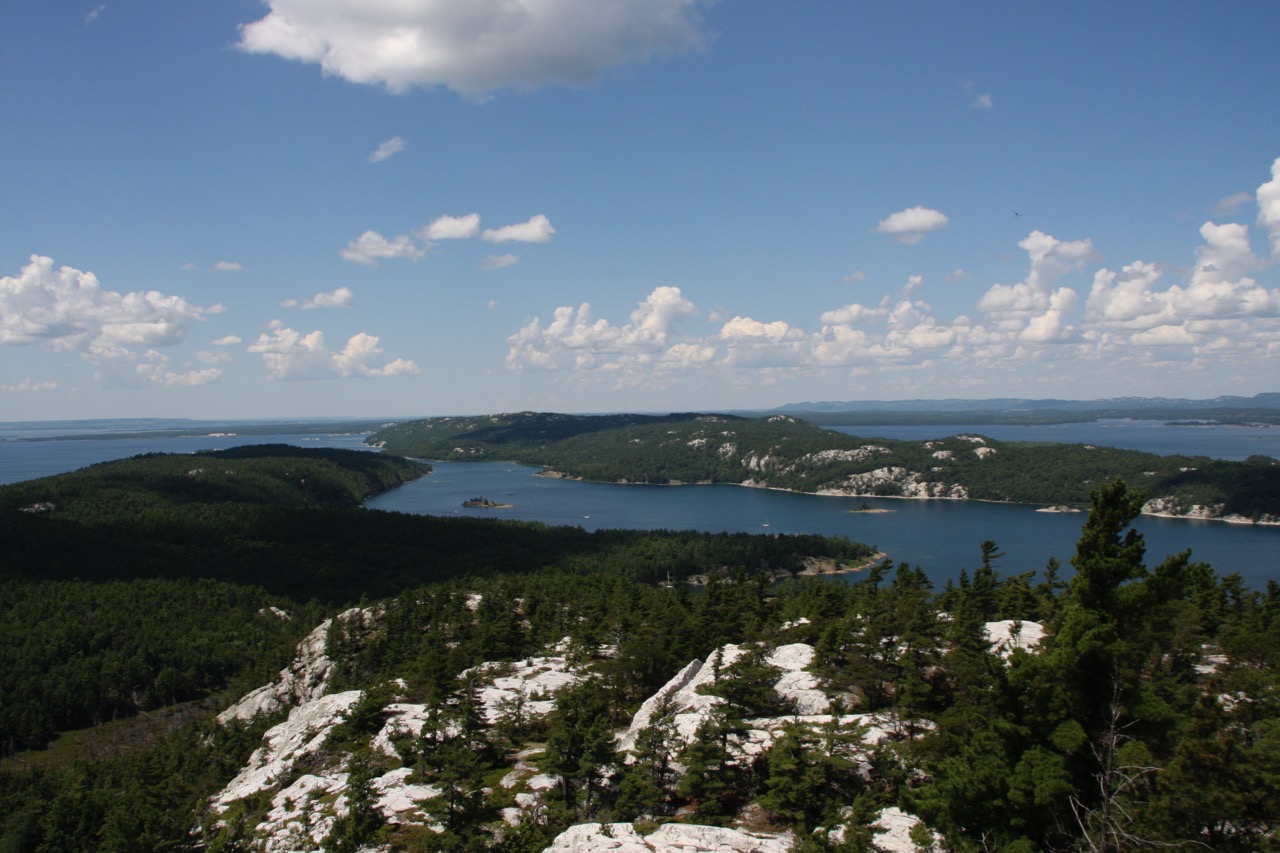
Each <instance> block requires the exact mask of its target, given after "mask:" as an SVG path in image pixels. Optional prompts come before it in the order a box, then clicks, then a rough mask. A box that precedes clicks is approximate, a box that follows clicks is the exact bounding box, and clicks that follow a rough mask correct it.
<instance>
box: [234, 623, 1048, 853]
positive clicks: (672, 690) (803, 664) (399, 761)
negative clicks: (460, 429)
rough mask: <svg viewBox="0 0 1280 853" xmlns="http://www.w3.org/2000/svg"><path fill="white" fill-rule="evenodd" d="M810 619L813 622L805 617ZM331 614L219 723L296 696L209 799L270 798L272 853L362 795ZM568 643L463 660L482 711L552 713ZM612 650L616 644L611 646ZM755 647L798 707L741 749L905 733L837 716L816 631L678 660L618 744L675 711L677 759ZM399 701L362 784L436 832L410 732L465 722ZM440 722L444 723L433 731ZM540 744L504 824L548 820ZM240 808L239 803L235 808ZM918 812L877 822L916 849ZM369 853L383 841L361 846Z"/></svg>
mask: <svg viewBox="0 0 1280 853" xmlns="http://www.w3.org/2000/svg"><path fill="white" fill-rule="evenodd" d="M378 618H379V614H378V613H377V611H375V610H369V609H364V610H362V609H353V610H349V611H346V612H345V613H343V614H340V615H339V616H338V617H336V619H338V620H341V621H342V622H343V623H344V624H345V625H346V626H347V627H348V628H350V627H353V626H356V627H359V628H362V629H369V628H370V627H373V626H376V624H377V620H378ZM796 624H803V623H796ZM331 626H332V622H331V621H326V622H325V623H323V624H322V625H320V626H318V627H317V628H316V629H315V630H314V631H313V632H312V633H311V634H310V635H308V636H307V638H305V639H304V640H303V641H302V642H301V643H299V645H298V654H297V658H296V659H295V661H294V662H293V663H292V664H291V665H290V666H289V667H286V668H285V669H284V670H282V671H281V673H280V676H279V678H278V679H277V681H275V682H273V683H272V684H269V685H265V686H264V687H262V688H259V689H257V690H255V691H252V692H251V693H249V694H247V695H246V696H245V697H243V698H242V699H241V700H240V701H238V702H236V703H235V704H234V705H232V706H231V707H229V708H228V709H227V710H226V711H224V712H223V714H222V715H220V717H219V719H220V721H221V722H222V723H223V724H230V723H232V722H235V721H243V720H247V719H251V718H253V717H254V716H256V715H259V714H270V713H273V712H276V713H278V712H279V711H280V710H281V709H282V708H284V707H291V710H290V711H289V714H288V716H287V718H286V719H285V720H284V721H282V722H280V723H278V724H277V725H275V726H273V727H271V728H270V729H269V730H268V731H267V732H266V734H265V735H264V736H263V740H262V745H261V746H260V747H259V749H257V750H256V751H255V752H254V753H253V755H252V757H251V758H250V759H249V761H248V763H247V764H246V765H245V767H243V768H242V769H241V771H240V773H238V774H237V775H236V777H235V778H234V779H233V780H232V781H231V782H230V783H229V784H228V785H227V786H226V787H225V788H224V789H223V790H222V791H221V792H219V793H218V794H217V795H216V796H214V797H213V798H212V799H211V800H210V803H209V809H210V813H211V816H212V818H213V820H214V822H215V824H216V823H217V822H218V821H223V822H225V821H227V820H230V819H232V818H233V817H234V816H237V815H240V813H241V812H243V811H244V808H243V806H242V804H244V803H250V802H254V801H257V802H263V799H262V798H264V797H265V798H266V800H265V802H266V803H267V805H266V806H265V808H261V809H260V812H259V814H258V815H257V817H255V818H254V820H256V823H255V824H254V825H253V826H252V828H251V830H250V832H249V844H248V847H249V849H252V850H258V851H263V852H264V853H309V851H319V850H321V849H323V848H324V846H325V843H326V839H327V838H328V837H329V836H330V833H331V832H333V831H334V827H335V826H336V825H337V823H338V822H339V821H340V820H341V819H342V818H343V817H344V816H346V815H347V814H348V813H349V812H350V810H351V807H352V805H351V804H352V795H353V794H352V791H351V784H352V778H353V775H354V772H355V768H354V767H353V764H352V762H353V758H352V755H351V754H350V753H349V752H346V751H344V750H342V749H335V748H334V747H333V746H332V743H331V739H332V737H333V736H334V733H335V731H336V730H338V729H339V727H340V726H341V725H342V724H343V723H344V722H346V721H347V720H349V719H350V718H351V716H352V714H353V713H354V712H355V710H356V709H357V707H358V706H359V705H360V704H361V702H362V701H364V700H365V698H366V697H367V696H368V693H367V692H366V691H362V690H347V691H342V692H330V691H329V675H330V673H331V672H332V670H333V667H334V662H333V661H332V660H331V659H330V657H329V654H328V650H327V648H326V645H327V644H326V638H327V637H328V636H329V632H330V628H331ZM987 633H988V639H989V640H990V642H991V643H992V650H993V653H997V654H1002V655H1007V654H1009V653H1010V651H1011V649H1013V648H1015V647H1016V648H1023V649H1033V648H1034V646H1035V644H1036V643H1037V642H1038V641H1039V640H1040V639H1041V638H1042V637H1043V630H1042V628H1041V626H1039V625H1038V624H1037V623H1034V622H1021V623H1019V622H1016V621H1006V622H999V623H990V624H988V625H987ZM566 649H567V643H563V642H562V643H561V644H558V645H557V646H555V647H552V648H550V649H548V650H547V652H546V654H544V655H539V656H535V657H531V658H524V659H521V660H517V661H493V662H488V663H485V664H482V665H480V666H478V667H474V668H472V669H471V670H468V671H467V673H466V674H467V676H468V680H469V681H470V682H471V683H472V684H473V688H472V689H473V693H474V697H475V701H476V703H477V706H478V708H479V709H480V711H481V716H482V717H483V720H484V724H486V725H490V726H492V725H494V724H496V723H497V722H498V721H499V720H500V719H501V718H502V717H503V715H504V714H507V713H509V712H510V708H511V705H512V703H513V702H516V701H518V702H519V703H520V704H521V707H522V711H523V713H526V714H529V715H531V716H542V715H546V714H548V713H551V712H552V711H553V710H554V707H555V700H554V697H555V694H556V692H558V691H560V690H563V689H564V688H566V687H568V686H571V685H573V684H577V683H579V682H581V681H582V680H583V679H587V678H591V677H593V676H592V672H591V663H590V661H586V662H575V661H574V660H572V659H570V657H569V656H568V655H567V654H566ZM602 651H603V653H604V654H606V655H607V654H608V652H609V650H608V649H605V650H602ZM753 653H759V654H762V657H763V660H764V662H765V663H766V664H767V665H768V666H769V667H772V668H773V669H774V671H776V673H777V678H776V680H775V681H774V683H773V685H772V687H773V690H774V692H775V693H776V694H777V696H778V697H779V699H780V701H782V702H784V703H785V704H787V705H789V706H790V711H789V713H786V714H784V715H781V716H776V717H766V718H757V719H751V720H748V721H746V730H745V731H744V732H742V733H740V734H738V735H737V736H735V737H734V738H733V743H732V754H733V755H735V756H737V759H736V760H739V761H744V762H750V761H752V760H755V759H756V758H758V757H759V756H762V755H764V754H765V753H767V752H768V750H769V749H770V748H771V747H772V746H773V744H774V743H775V742H777V741H778V739H779V738H780V737H782V736H783V734H784V733H785V732H786V731H788V730H793V729H794V728H795V727H796V726H801V727H808V728H811V729H813V730H815V731H816V730H819V729H821V728H822V727H824V726H830V725H832V724H834V725H837V726H838V727H839V728H840V729H841V730H842V731H845V732H853V733H857V738H856V740H857V741H858V742H859V743H860V744H861V746H859V747H855V749H866V750H869V749H870V748H872V747H874V746H875V745H876V744H879V743H882V742H884V741H886V740H890V739H899V738H901V737H904V736H905V735H904V730H903V726H902V724H901V721H899V720H896V719H894V718H893V717H892V716H890V715H885V714H844V713H841V714H838V715H836V716H834V717H833V715H832V713H831V712H832V710H833V701H832V697H831V696H830V695H829V693H828V691H827V690H826V689H825V688H824V685H823V684H822V683H821V682H820V680H819V679H818V677H817V676H816V675H815V674H814V673H812V672H811V671H810V667H811V665H812V663H813V658H814V649H813V647H812V646H810V645H808V644H806V643H787V644H782V645H778V646H775V647H773V648H770V649H767V650H764V649H760V648H758V647H752V646H739V645H733V644H729V645H725V646H722V647H721V648H719V649H717V650H716V651H715V652H713V654H712V655H710V656H709V657H708V659H707V660H706V661H702V660H694V661H691V662H690V663H689V664H688V665H686V666H685V667H683V668H682V669H681V670H680V671H679V672H678V673H676V674H675V675H674V676H673V677H672V678H671V680H670V681H669V682H668V683H667V684H666V685H664V686H663V687H662V688H661V689H660V690H659V691H658V692H657V693H655V694H654V695H653V696H651V697H649V699H647V700H646V701H645V702H644V703H643V704H642V705H641V706H640V708H639V709H638V710H637V711H636V713H635V715H634V716H633V718H632V720H631V722H630V724H629V725H628V727H627V728H626V729H624V730H620V731H617V732H615V734H614V737H615V741H616V744H617V746H618V749H619V752H620V753H621V754H623V755H628V754H630V753H631V752H632V751H633V750H634V748H635V745H636V740H637V738H638V737H639V735H640V734H641V733H642V732H643V731H644V730H645V729H647V728H648V727H649V726H651V725H653V724H654V722H655V720H656V718H657V716H658V715H659V714H665V715H671V719H672V720H673V721H674V730H675V731H676V732H677V734H678V738H677V740H678V743H676V744H673V746H672V747H671V750H672V751H671V754H670V756H668V758H669V760H670V761H672V762H673V763H675V762H676V759H677V756H678V754H679V751H680V748H681V747H682V746H683V745H684V744H687V743H690V742H692V740H693V739H694V738H695V737H696V736H697V733H698V731H699V727H700V726H701V725H702V724H703V723H704V722H705V721H706V720H707V718H708V717H709V716H710V715H711V714H713V713H714V712H715V709H716V707H717V706H718V705H721V704H722V703H723V702H724V701H725V700H724V699H723V698H721V697H720V696H717V695H714V691H713V688H714V687H715V686H716V685H717V683H718V682H720V681H721V680H723V679H726V678H733V677H734V676H733V675H732V673H733V671H734V665H735V664H736V663H738V662H739V661H741V660H743V659H744V657H745V656H747V655H750V654H753ZM390 687H391V688H392V691H393V695H392V698H391V701H388V702H386V703H385V704H384V705H383V706H382V707H381V708H380V709H378V717H379V718H380V719H381V720H382V723H381V726H380V727H379V729H378V731H377V732H376V734H374V735H373V736H372V738H370V739H369V740H368V747H369V749H370V750H371V751H373V752H375V753H377V754H378V755H380V756H383V757H384V758H385V759H386V760H387V763H388V764H389V765H398V766H392V767H391V769H389V770H386V771H385V772H382V773H381V774H379V775H376V776H374V777H372V778H371V779H369V780H368V782H367V786H366V789H365V790H366V791H367V793H368V794H369V797H370V799H371V805H372V807H373V808H374V809H375V810H376V812H377V814H378V815H379V817H380V819H381V820H382V821H384V822H386V823H387V824H391V825H397V824H399V825H418V826H421V827H425V828H426V829H427V830H428V831H439V830H440V829H441V827H440V826H439V825H438V824H437V823H436V822H435V819H434V818H433V816H432V812H431V810H430V809H429V808H427V805H429V804H430V803H431V802H432V801H433V800H435V799H437V798H439V797H440V796H441V795H442V791H441V789H440V788H439V787H438V786H436V785H432V784H423V783H421V782H419V781H416V780H415V777H416V773H415V770H414V768H413V766H412V763H411V762H410V761H408V760H406V758H405V757H404V755H403V754H402V752H403V744H404V743H405V741H406V740H412V739H415V738H420V737H422V736H423V735H424V734H427V733H431V734H434V735H436V736H438V737H442V738H458V737H459V736H460V735H461V732H460V730H459V729H458V728H457V724H456V723H448V724H441V723H440V721H439V720H438V718H437V717H436V716H435V715H433V713H432V711H431V709H429V708H428V707H427V706H425V705H422V704H419V703H413V702H406V701H403V698H402V697H398V696H396V695H394V693H395V691H396V690H404V689H406V687H407V685H405V684H404V682H396V683H393V684H392V685H390ZM433 727H434V728H435V729H438V730H433ZM542 754H543V751H542V749H541V748H540V747H536V746H535V747H533V748H530V749H525V750H522V751H520V752H518V753H516V754H515V755H514V756H513V758H512V764H511V769H510V771H509V772H508V773H507V774H506V775H505V776H504V777H503V779H502V780H501V783H500V787H501V788H503V789H505V790H507V791H509V792H510V794H511V801H512V802H513V805H512V806H511V807H508V808H505V809H503V810H502V815H501V817H502V820H501V821H500V825H497V826H495V827H494V828H493V830H492V831H493V832H494V833H495V837H500V836H501V835H502V833H503V832H504V830H503V829H502V827H503V826H507V827H512V826H518V825H519V824H521V823H522V822H524V821H527V820H538V819H540V818H539V815H540V814H541V813H542V811H543V810H544V809H545V808H546V801H545V799H544V794H545V792H547V791H549V790H551V789H552V788H554V787H555V786H556V785H557V784H558V782H559V779H558V777H556V776H555V775H553V774H550V773H547V772H545V771H544V770H543V769H542V768H541V767H540V765H539V759H540V758H541V757H542ZM237 819H243V816H242V815H240V817H237ZM916 823H918V819H917V818H915V817H913V816H911V815H907V814H904V813H902V812H899V811H898V810H896V809H886V810H884V811H882V812H881V813H880V814H879V816H878V817H877V818H876V825H875V827H873V829H874V831H875V832H876V833H877V834H876V836H875V838H876V842H875V843H876V844H877V845H878V846H879V847H880V848H881V849H883V850H889V851H904V853H905V852H906V851H912V850H915V849H916V847H915V846H913V843H912V842H911V840H910V836H911V828H912V827H913V826H914V825H915V824H916ZM824 832H825V833H826V834H827V837H828V839H829V840H832V841H838V840H839V839H840V838H841V837H842V833H843V832H844V829H843V828H842V827H840V826H836V827H831V828H829V829H827V830H824ZM793 844H794V838H793V837H792V836H791V835H790V834H788V833H782V834H776V833H762V832H752V831H748V830H746V829H745V828H742V827H715V826H703V825H698V824H690V823H683V822H673V823H665V824H662V825H661V826H658V827H657V828H656V829H655V830H654V831H652V832H650V833H649V834H647V835H645V834H641V833H640V832H639V831H638V830H637V829H636V828H635V827H634V826H632V825H631V824H599V823H596V824H583V825H579V826H574V827H571V828H569V829H568V830H566V831H564V832H563V833H561V834H560V836H558V837H557V838H556V839H555V841H554V842H553V844H552V845H551V846H550V847H548V848H547V851H546V853H552V852H553V851H573V853H596V851H626V853H646V851H680V853H700V851H705V852H706V853H726V851H727V852H728V853H734V852H735V851H736V852H737V853H748V851H759V853H785V851H788V850H790V849H791V848H792V846H793ZM365 849H366V851H367V853H372V851H375V850H380V849H381V848H365Z"/></svg>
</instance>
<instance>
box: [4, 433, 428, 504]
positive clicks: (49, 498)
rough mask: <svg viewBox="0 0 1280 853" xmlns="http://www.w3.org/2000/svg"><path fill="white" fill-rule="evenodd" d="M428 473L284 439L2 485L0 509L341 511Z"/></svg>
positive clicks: (399, 462)
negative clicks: (246, 506)
mask: <svg viewBox="0 0 1280 853" xmlns="http://www.w3.org/2000/svg"><path fill="white" fill-rule="evenodd" d="M430 471H431V466H430V465H426V464H424V463H422V462H414V461H410V460H408V459H403V458H400V457H396V456H392V455H389V454H385V455H384V454H375V453H368V452H365V451H360V450H340V449H334V448H302V447H294V446H292V445H287V444H255V445H246V446H243V447H233V448H230V449H228V450H209V451H203V452H199V453H148V454H144V455H142V456H134V457H131V458H128V459H120V460H115V461H111V462H100V463H98V464H96V465H90V466H88V467H86V468H81V469H80V470H78V471H72V472H70V473H66V474H58V475H56V476H52V477H41V478H39V479H36V480H26V481H24V482H20V483H14V484H12V485H9V486H5V487H4V488H3V489H0V513H7V512H9V511H11V510H13V509H25V510H26V511H28V512H33V513H38V512H53V511H55V510H56V511H57V513H58V514H59V515H62V516H65V515H68V514H70V515H73V516H76V517H78V518H84V517H90V516H96V515H120V514H127V513H135V512H139V511H143V510H147V509H160V508H162V507H165V506H179V505H183V504H197V503H201V504H214V503H254V504H259V505H270V506H277V507H294V508H302V507H308V508H313V509H340V508H347V507H356V506H359V505H360V504H361V503H363V502H364V501H365V500H366V499H367V498H369V497H371V496H373V495H375V494H379V493H381V492H385V491H386V490H388V489H391V488H394V487H395V486H399V485H403V484H404V483H407V482H409V481H410V480H415V479H417V478H418V477H421V476H423V475H424V474H427V473H429V472H430Z"/></svg>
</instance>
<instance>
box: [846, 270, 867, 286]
mask: <svg viewBox="0 0 1280 853" xmlns="http://www.w3.org/2000/svg"><path fill="white" fill-rule="evenodd" d="M840 280H841V281H843V282H844V283H845V284H856V283H857V282H859V281H866V280H867V274H866V273H865V272H863V271H862V270H854V271H853V272H851V273H845V274H844V275H842V276H840Z"/></svg>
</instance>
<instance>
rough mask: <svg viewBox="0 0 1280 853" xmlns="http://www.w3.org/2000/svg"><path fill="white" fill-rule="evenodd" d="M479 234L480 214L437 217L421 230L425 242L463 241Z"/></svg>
mask: <svg viewBox="0 0 1280 853" xmlns="http://www.w3.org/2000/svg"><path fill="white" fill-rule="evenodd" d="M479 233H480V214H478V213H468V214H467V215H466V216H439V217H436V218H435V219H433V220H431V222H430V223H429V224H428V225H427V226H426V227H425V228H423V229H422V236H423V238H424V239H426V240H465V239H467V238H470V237H474V236H476V235H477V234H479Z"/></svg>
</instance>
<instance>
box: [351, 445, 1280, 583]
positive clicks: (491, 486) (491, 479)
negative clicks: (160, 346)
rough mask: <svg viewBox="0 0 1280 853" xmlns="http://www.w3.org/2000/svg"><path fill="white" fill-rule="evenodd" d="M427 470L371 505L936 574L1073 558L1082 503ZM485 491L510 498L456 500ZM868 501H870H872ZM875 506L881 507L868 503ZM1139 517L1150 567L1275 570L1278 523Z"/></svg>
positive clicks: (497, 466) (1255, 574) (504, 468)
mask: <svg viewBox="0 0 1280 853" xmlns="http://www.w3.org/2000/svg"><path fill="white" fill-rule="evenodd" d="M432 464H433V466H434V468H435V470H434V472H433V473H432V474H431V476H429V477H424V478H423V479H421V480H416V481H414V482H412V483H408V484H406V485H404V486H401V487H399V488H397V489H394V490H392V491H390V492H387V493H385V494H382V495H378V496H377V497H374V498H372V499H370V500H369V501H368V502H367V504H366V506H368V507H369V508H370V509H380V510H388V511H394V512H408V513H416V514H422V515H461V516H471V517H479V518H509V519H518V520H521V521H537V522H542V523H545V524H571V525H577V526H579V527H582V528H584V529H586V530H600V529H607V528H622V529H630V530H654V529H668V530H701V531H707V532H722V531H723V532H731V533H762V534H771V533H818V534H822V535H827V536H844V537H847V538H849V539H852V540H854V541H858V542H865V543H867V544H869V545H874V546H875V547H876V548H878V549H879V550H881V551H884V552H885V553H886V554H887V555H888V557H889V559H891V560H893V561H894V562H895V563H897V562H905V563H909V564H911V565H914V566H920V567H921V568H923V569H924V570H925V571H926V572H927V573H928V574H929V576H930V577H931V578H932V579H933V580H934V581H935V582H942V581H945V580H946V579H948V578H955V577H957V576H958V575H959V573H960V571H961V570H962V569H967V570H970V571H971V570H972V569H973V568H974V567H975V566H977V565H979V563H980V555H981V547H980V546H981V543H982V542H983V540H986V539H991V540H994V541H995V542H996V543H997V544H998V545H999V546H1000V550H1001V551H1002V552H1003V553H1004V557H1003V558H1002V559H1001V560H1000V561H999V564H998V565H999V568H1000V570H1001V571H1002V572H1004V573H1006V574H1018V573H1021V572H1025V571H1041V570H1043V569H1044V566H1045V564H1046V563H1047V562H1048V560H1049V558H1050V557H1056V558H1057V559H1058V560H1059V561H1061V562H1062V564H1063V568H1064V574H1069V572H1070V566H1069V565H1068V561H1069V560H1070V558H1071V555H1072V554H1073V553H1074V552H1075V543H1076V540H1077V539H1078V538H1079V536H1080V528H1081V525H1082V524H1083V523H1084V520H1085V515H1084V513H1049V512H1038V511H1037V510H1036V508H1035V507H1030V506H1022V505H1014V504H1001V503H986V502H982V501H946V500H903V499H892V498H866V499H863V498H837V497H825V496H823V497H820V496H817V495H804V494H797V493H794V492H784V491H777V490H766V489H752V488H746V487H742V486H728V485H725V486H700V485H688V486H641V485H615V484H606V483H583V482H579V481H576V480H564V479H557V478H550V477H540V476H537V469H535V468H529V467H525V466H520V465H515V464H512V463H507V462H433V463H432ZM477 497H483V498H488V499H489V500H491V501H494V502H496V503H502V504H511V506H510V507H509V508H505V509H481V508H470V507H464V506H462V503H463V502H464V501H467V500H469V499H471V498H477ZM867 510H872V511H867ZM874 510H879V511H874ZM1134 526H1135V528H1136V529H1138V530H1139V531H1140V532H1142V534H1143V535H1144V537H1145V539H1146V543H1147V562H1148V565H1150V566H1154V565H1156V563H1158V562H1159V561H1160V560H1163V559H1164V558H1165V557H1168V556H1171V555H1174V554H1177V553H1180V552H1182V551H1184V550H1186V549H1190V550H1191V551H1192V556H1193V558H1194V559H1196V560H1203V561H1205V562H1208V563H1211V564H1212V565H1213V566H1214V567H1215V568H1216V569H1217V570H1218V571H1219V572H1220V573H1223V574H1226V573H1228V572H1238V573H1239V574H1240V575H1241V576H1242V577H1243V578H1244V580H1245V582H1246V583H1247V584H1248V585H1249V586H1251V587H1254V588H1263V587H1265V586H1266V582H1267V581H1268V580H1280V528H1277V527H1257V526H1251V525H1232V524H1224V523H1222V522H1209V521H1190V520H1182V519H1164V518H1152V517H1146V516H1144V517H1141V518H1139V519H1138V520H1137V521H1136V522H1135V525H1134Z"/></svg>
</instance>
